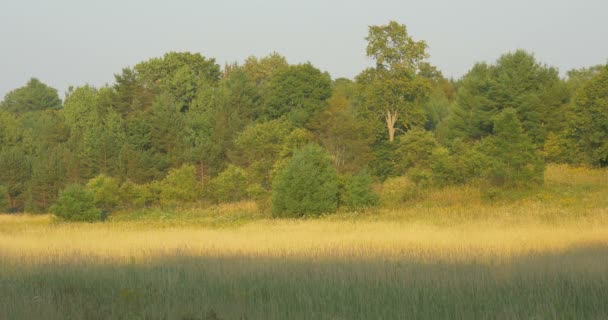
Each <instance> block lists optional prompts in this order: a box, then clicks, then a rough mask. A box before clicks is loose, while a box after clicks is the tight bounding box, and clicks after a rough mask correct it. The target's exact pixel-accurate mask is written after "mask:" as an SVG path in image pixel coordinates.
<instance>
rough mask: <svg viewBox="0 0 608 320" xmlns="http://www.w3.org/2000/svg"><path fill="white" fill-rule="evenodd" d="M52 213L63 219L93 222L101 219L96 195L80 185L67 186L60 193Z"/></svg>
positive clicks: (52, 207)
mask: <svg viewBox="0 0 608 320" xmlns="http://www.w3.org/2000/svg"><path fill="white" fill-rule="evenodd" d="M51 213H53V214H54V215H56V216H57V217H58V218H60V219H61V220H65V221H81V222H93V221H99V220H101V212H100V211H99V209H97V208H96V207H95V197H94V195H93V194H92V193H91V192H89V191H87V190H86V189H85V188H83V187H82V186H79V185H70V186H67V187H66V188H65V189H64V190H63V191H61V193H60V194H59V198H58V199H57V203H55V204H54V205H52V206H51Z"/></svg>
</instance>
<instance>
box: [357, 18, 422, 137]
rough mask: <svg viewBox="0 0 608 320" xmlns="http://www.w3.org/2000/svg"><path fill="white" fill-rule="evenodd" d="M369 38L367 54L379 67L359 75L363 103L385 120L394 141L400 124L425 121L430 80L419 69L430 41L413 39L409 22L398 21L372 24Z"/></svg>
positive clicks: (420, 123)
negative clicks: (383, 24) (408, 27)
mask: <svg viewBox="0 0 608 320" xmlns="http://www.w3.org/2000/svg"><path fill="white" fill-rule="evenodd" d="M366 40H367V41H368V45H367V51H366V52H367V56H368V57H370V58H373V59H374V60H375V62H376V68H375V69H367V70H365V71H364V72H363V73H362V74H360V75H359V76H358V77H357V82H358V84H359V86H360V92H361V93H362V96H361V100H362V101H361V104H362V105H363V107H364V109H365V111H366V112H367V113H368V114H369V115H370V116H372V117H381V118H382V119H383V120H384V122H385V126H386V130H387V132H388V140H389V141H390V142H392V141H393V140H394V139H395V134H396V131H397V130H398V127H401V128H403V129H407V128H409V127H411V126H412V125H422V124H424V122H425V119H424V111H423V109H422V104H423V102H424V101H425V99H426V98H427V97H428V95H429V93H430V84H429V81H428V79H426V78H425V77H423V76H420V75H419V73H420V65H421V63H422V62H423V60H424V59H425V58H427V57H428V54H427V53H426V48H427V45H426V43H425V42H424V41H415V40H413V38H412V37H411V36H410V35H409V34H408V33H407V29H406V27H405V25H401V24H398V23H397V22H394V21H391V22H390V23H389V24H388V25H385V26H371V27H370V28H369V34H368V36H367V38H366Z"/></svg>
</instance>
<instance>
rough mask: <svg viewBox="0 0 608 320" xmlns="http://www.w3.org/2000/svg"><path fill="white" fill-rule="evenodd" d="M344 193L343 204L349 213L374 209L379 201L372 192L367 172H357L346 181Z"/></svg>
mask: <svg viewBox="0 0 608 320" xmlns="http://www.w3.org/2000/svg"><path fill="white" fill-rule="evenodd" d="M345 193H346V194H345V196H344V203H345V204H346V207H347V208H348V210H351V211H355V210H361V209H366V208H370V207H375V206H377V205H378V202H379V200H380V199H379V197H378V195H377V194H375V193H374V192H373V191H372V176H371V175H370V173H369V172H368V171H367V170H363V171H361V172H359V173H358V174H357V175H354V176H352V177H351V178H350V179H349V180H348V182H347V184H346V192H345Z"/></svg>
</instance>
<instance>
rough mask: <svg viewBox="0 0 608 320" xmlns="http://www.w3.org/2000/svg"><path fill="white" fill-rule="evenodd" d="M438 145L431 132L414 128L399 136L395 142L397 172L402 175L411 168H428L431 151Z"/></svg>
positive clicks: (419, 169) (421, 169)
mask: <svg viewBox="0 0 608 320" xmlns="http://www.w3.org/2000/svg"><path fill="white" fill-rule="evenodd" d="M438 147H439V143H438V142H437V140H436V139H435V136H434V135H433V133H431V132H428V131H424V130H420V129H415V130H411V131H409V132H408V133H406V134H405V135H403V136H401V137H399V140H398V142H397V164H396V168H397V173H398V174H400V175H402V174H405V173H407V172H408V171H409V170H410V169H412V168H417V170H418V171H423V170H426V169H430V167H431V156H432V154H433V151H434V150H435V149H436V148H438Z"/></svg>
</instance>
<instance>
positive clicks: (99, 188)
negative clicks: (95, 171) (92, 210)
mask: <svg viewBox="0 0 608 320" xmlns="http://www.w3.org/2000/svg"><path fill="white" fill-rule="evenodd" d="M86 189H87V190H88V191H90V192H91V193H92V194H93V197H94V199H95V206H96V207H97V208H99V209H101V210H102V211H103V212H105V213H110V212H112V211H114V210H116V208H118V206H119V205H120V203H121V199H120V198H121V196H120V182H119V181H118V179H116V178H112V177H108V176H106V175H104V174H100V175H98V176H97V177H95V178H93V179H91V180H89V182H88V183H87V186H86Z"/></svg>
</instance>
